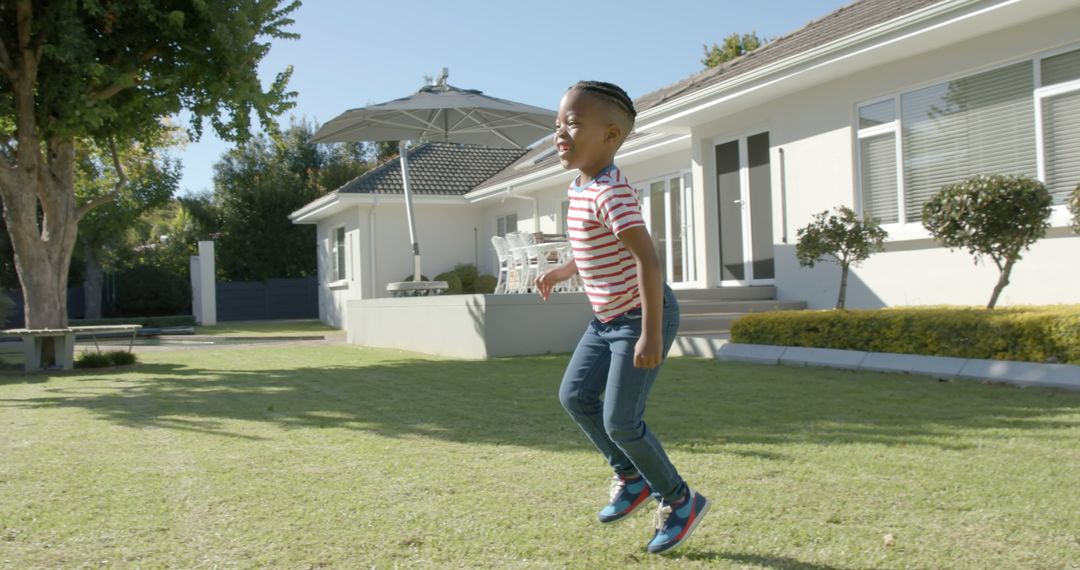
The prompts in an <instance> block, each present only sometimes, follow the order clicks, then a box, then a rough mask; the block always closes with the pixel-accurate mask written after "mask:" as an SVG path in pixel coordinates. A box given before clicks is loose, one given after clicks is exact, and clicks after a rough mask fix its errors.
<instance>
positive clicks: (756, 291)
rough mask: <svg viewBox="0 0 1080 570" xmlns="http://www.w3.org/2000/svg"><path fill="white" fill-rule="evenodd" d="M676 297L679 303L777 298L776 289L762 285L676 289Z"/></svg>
mask: <svg viewBox="0 0 1080 570" xmlns="http://www.w3.org/2000/svg"><path fill="white" fill-rule="evenodd" d="M675 297H676V298H678V299H679V302H680V303H681V302H683V301H686V300H691V299H693V300H716V301H738V300H753V299H757V300H765V299H775V298H776V287H773V286H772V285H760V286H757V285H755V286H753V287H714V288H712V289H675Z"/></svg>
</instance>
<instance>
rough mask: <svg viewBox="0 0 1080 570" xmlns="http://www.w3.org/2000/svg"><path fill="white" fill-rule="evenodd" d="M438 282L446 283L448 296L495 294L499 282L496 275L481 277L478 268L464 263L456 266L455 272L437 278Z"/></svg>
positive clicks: (441, 274)
mask: <svg viewBox="0 0 1080 570" xmlns="http://www.w3.org/2000/svg"><path fill="white" fill-rule="evenodd" d="M435 280H436V281H446V284H447V286H448V287H449V288H448V289H447V291H446V294H447V295H461V294H465V295H471V294H474V293H493V292H495V285H496V284H498V282H499V280H498V279H496V278H495V276H494V275H486V274H485V275H481V274H480V271H479V270H477V269H476V266H475V265H473V264H471V263H462V264H459V265H455V266H454V270H453V271H447V272H445V273H440V274H438V275H436V276H435Z"/></svg>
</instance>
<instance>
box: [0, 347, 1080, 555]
mask: <svg viewBox="0 0 1080 570" xmlns="http://www.w3.org/2000/svg"><path fill="white" fill-rule="evenodd" d="M140 360H141V361H143V363H142V364H139V365H137V366H135V367H132V368H130V369H125V370H123V371H120V372H116V371H113V372H108V373H83V372H75V373H67V374H62V375H52V376H41V375H39V376H17V375H8V376H0V429H2V430H3V432H4V437H3V438H2V439H0V457H2V458H3V461H0V566H2V567H8V568H20V569H21V568H45V567H48V568H52V567H62V568H81V567H91V566H94V567H97V566H103V567H110V568H135V567H138V568H161V567H170V568H211V567H240V568H266V567H276V568H324V567H326V568H348V569H352V568H388V569H389V568H588V569H592V568H622V567H655V568H676V567H677V568H686V567H689V568H706V567H708V568H767V569H777V568H787V569H801V570H833V569H863V568H927V569H930V568H973V569H975V568H978V569H984V568H1075V567H1077V564H1078V561H1080V493H1077V492H1076V489H1077V483H1078V479H1077V473H1080V394H1077V393H1070V392H1064V391H1057V390H1049V389H1033V388H1029V389H1020V388H1015V387H1008V386H996V385H991V386H988V385H981V384H977V383H966V382H956V383H952V382H937V381H934V380H932V379H928V378H922V377H909V376H900V375H884V374H866V373H851V372H838V371H834V370H824V369H805V368H803V369H799V368H786V367H759V366H752V365H738V364H725V363H719V362H713V361H707V360H699V359H673V360H672V361H670V362H669V363H668V364H667V365H666V369H665V371H664V373H663V374H662V376H661V379H660V380H659V382H658V384H657V386H656V389H655V390H654V393H653V396H652V399H651V404H650V411H649V414H648V416H647V418H648V420H649V425H650V427H651V428H652V429H653V430H654V431H656V432H657V433H658V434H659V435H660V437H661V439H662V440H663V441H664V442H665V443H666V445H667V448H668V451H669V453H670V455H671V457H672V459H673V461H674V462H675V464H676V465H677V466H679V468H680V469H681V470H682V472H683V474H684V475H685V476H686V478H687V479H688V480H689V482H690V483H691V484H692V485H694V486H695V487H697V488H699V489H700V490H702V491H703V492H704V493H705V494H707V495H708V496H709V497H710V498H711V499H712V500H713V501H714V506H713V509H712V511H711V512H710V514H709V516H708V518H706V519H705V521H704V522H703V523H702V526H701V527H700V528H699V529H698V531H697V533H696V534H695V535H694V537H693V538H692V539H691V540H690V541H689V542H688V543H687V544H686V545H684V546H683V547H681V548H680V549H678V550H676V551H675V552H674V553H672V554H671V555H669V556H663V557H655V556H651V555H648V554H646V553H645V551H644V545H645V543H646V541H647V540H648V538H649V537H650V536H651V531H650V515H649V514H648V513H636V514H635V515H634V516H632V517H631V518H630V519H629V520H628V521H626V522H622V523H620V524H618V525H615V526H611V527H602V526H601V525H599V523H597V522H596V521H595V519H594V512H595V510H597V509H598V508H599V506H600V505H601V504H602V502H603V501H604V500H606V490H607V477H608V475H609V474H608V473H607V470H606V467H605V465H604V464H603V461H602V459H601V458H600V456H599V454H597V453H596V452H595V451H594V450H593V449H591V448H590V447H588V446H587V443H586V442H585V439H584V437H583V436H582V434H581V433H580V432H579V431H578V429H577V428H576V427H575V426H574V425H573V424H572V423H571V421H570V420H569V418H568V417H566V415H565V413H564V412H563V411H562V410H561V409H560V408H559V405H558V402H557V399H556V397H555V392H556V387H557V384H558V381H559V378H560V376H561V373H562V368H563V366H564V364H565V361H566V357H565V356H544V357H529V358H516V359H504V360H493V361H488V362H468V361H455V360H440V359H435V358H427V357H418V356H417V355H412V354H407V353H401V352H394V351H383V350H371V349H364V348H360V347H354V346H346V345H316V346H278V347H272V346H258V347H250V348H224V349H215V350H184V351H176V352H164V351H161V352H146V353H143V354H140ZM650 510H651V509H650ZM886 534H892V535H893V536H894V537H895V545H894V546H892V547H885V546H884V545H883V537H884V536H885V535H886Z"/></svg>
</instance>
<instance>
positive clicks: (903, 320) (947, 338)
mask: <svg viewBox="0 0 1080 570" xmlns="http://www.w3.org/2000/svg"><path fill="white" fill-rule="evenodd" d="M731 339H732V341H733V342H737V343H748V344H770V345H777V346H806V347H815V348H837V349H844V350H864V351H869V352H895V353H903V354H922V355H928V356H956V357H960V358H989V359H997V360H1021V361H1029V362H1058V363H1071V364H1080V305H1056V306H1046V307H1034V306H1022V307H1004V308H997V309H993V310H989V309H976V308H966V307H905V308H895V309H881V310H854V311H836V310H827V311H775V312H768V313H754V314H750V315H747V316H744V317H741V318H740V319H738V320H736V321H735V323H734V324H733V325H732V327H731Z"/></svg>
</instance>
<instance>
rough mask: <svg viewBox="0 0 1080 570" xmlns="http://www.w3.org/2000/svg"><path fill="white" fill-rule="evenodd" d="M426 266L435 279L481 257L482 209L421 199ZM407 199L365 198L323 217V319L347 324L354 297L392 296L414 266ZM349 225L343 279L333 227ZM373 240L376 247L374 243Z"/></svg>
mask: <svg viewBox="0 0 1080 570" xmlns="http://www.w3.org/2000/svg"><path fill="white" fill-rule="evenodd" d="M415 213H416V227H417V239H418V241H419V243H420V254H421V256H420V259H421V270H422V271H423V274H424V275H425V276H427V277H428V278H430V279H434V278H435V276H436V275H438V274H440V273H443V272H445V271H449V270H452V269H453V268H454V267H455V266H456V265H458V264H462V263H476V262H477V261H479V256H478V248H477V246H478V245H479V241H478V239H479V226H480V224H479V220H480V218H481V216H480V212H479V211H478V210H477V209H476V208H469V207H468V206H466V205H463V204H462V203H454V202H453V201H447V202H446V203H443V204H416V208H415ZM406 220H407V218H406V215H405V206H404V203H403V202H400V201H395V202H389V203H385V202H384V203H378V202H376V203H374V204H363V205H359V206H355V207H352V208H349V209H347V210H345V211H343V212H340V213H338V214H335V215H333V216H331V217H329V218H327V219H325V220H322V221H320V222H319V224H318V226H317V230H316V247H317V250H318V267H319V319H320V320H321V321H322V322H323V323H325V324H327V325H329V326H333V327H337V328H340V329H345V328H346V326H347V318H346V316H347V312H346V304H347V303H348V302H349V301H350V300H358V299H373V298H380V297H388V296H389V294H388V293H387V292H386V285H387V284H388V283H392V282H396V281H401V280H404V279H407V278H408V277H409V276H411V275H412V272H413V255H412V245H411V242H410V240H409V227H408V223H407V221H406ZM340 226H344V227H345V236H346V237H345V241H346V272H347V279H345V280H344V281H335V282H331V281H330V280H329V279H328V275H329V273H330V271H331V268H332V267H333V260H332V258H331V255H332V251H333V242H332V239H333V230H334V228H337V227H340ZM372 244H374V247H373V246H372Z"/></svg>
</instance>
